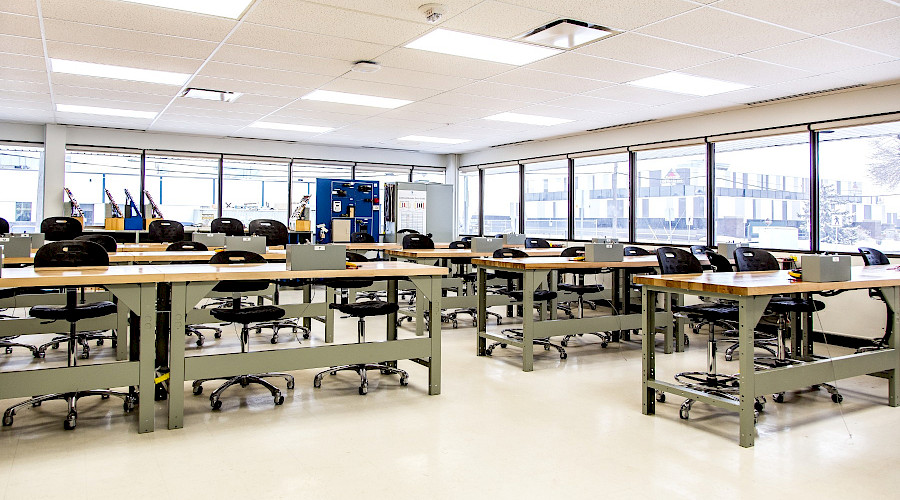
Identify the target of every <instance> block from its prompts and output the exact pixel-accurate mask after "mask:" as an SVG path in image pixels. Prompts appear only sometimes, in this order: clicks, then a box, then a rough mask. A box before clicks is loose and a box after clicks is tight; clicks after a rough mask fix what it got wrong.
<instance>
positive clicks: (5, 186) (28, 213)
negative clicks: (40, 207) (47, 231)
mask: <svg viewBox="0 0 900 500" xmlns="http://www.w3.org/2000/svg"><path fill="white" fill-rule="evenodd" d="M43 154H44V148H40V147H24V146H13V145H6V144H0V217H3V218H4V219H6V221H7V222H9V229H10V231H12V232H16V233H20V232H29V233H34V232H37V229H38V228H39V227H40V225H41V221H39V220H36V219H37V217H38V213H37V193H38V175H39V172H40V168H41V156H42V155H43Z"/></svg>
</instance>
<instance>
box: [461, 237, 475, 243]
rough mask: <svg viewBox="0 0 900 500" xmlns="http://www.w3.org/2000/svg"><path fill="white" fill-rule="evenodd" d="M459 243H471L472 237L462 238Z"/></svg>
mask: <svg viewBox="0 0 900 500" xmlns="http://www.w3.org/2000/svg"><path fill="white" fill-rule="evenodd" d="M459 241H468V242H471V241H472V237H471V236H463V237H462V238H460V239H459Z"/></svg>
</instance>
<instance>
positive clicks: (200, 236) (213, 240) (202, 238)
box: [191, 232, 225, 248]
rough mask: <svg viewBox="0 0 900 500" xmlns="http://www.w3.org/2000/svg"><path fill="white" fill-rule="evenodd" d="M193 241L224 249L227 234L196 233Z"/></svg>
mask: <svg viewBox="0 0 900 500" xmlns="http://www.w3.org/2000/svg"><path fill="white" fill-rule="evenodd" d="M191 239H192V240H193V241H196V242H197V243H203V244H204V245H206V246H207V247H210V248H212V247H224V246H225V233H198V232H194V234H192V235H191Z"/></svg>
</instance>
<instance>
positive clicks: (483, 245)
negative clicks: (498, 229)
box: [472, 238, 503, 254]
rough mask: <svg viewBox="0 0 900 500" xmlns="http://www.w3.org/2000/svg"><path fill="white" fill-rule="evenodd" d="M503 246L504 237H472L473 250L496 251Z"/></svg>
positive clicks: (482, 251) (481, 251)
mask: <svg viewBox="0 0 900 500" xmlns="http://www.w3.org/2000/svg"><path fill="white" fill-rule="evenodd" d="M501 248H503V238H472V251H473V252H478V253H491V254H492V253H494V252H495V251H497V250H500V249H501Z"/></svg>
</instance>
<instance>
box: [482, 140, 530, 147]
mask: <svg viewBox="0 0 900 500" xmlns="http://www.w3.org/2000/svg"><path fill="white" fill-rule="evenodd" d="M526 142H534V141H533V140H531V139H528V140H527V141H519V142H507V143H506V144H497V145H496V146H491V147H492V148H502V147H505V146H514V145H516V144H525V143H526Z"/></svg>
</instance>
